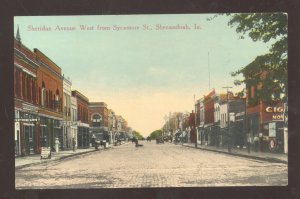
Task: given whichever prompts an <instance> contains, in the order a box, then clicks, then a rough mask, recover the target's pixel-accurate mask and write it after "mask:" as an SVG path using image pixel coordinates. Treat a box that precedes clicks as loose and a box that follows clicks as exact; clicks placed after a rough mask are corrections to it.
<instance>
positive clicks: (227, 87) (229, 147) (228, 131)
mask: <svg viewBox="0 0 300 199" xmlns="http://www.w3.org/2000/svg"><path fill="white" fill-rule="evenodd" d="M222 88H226V89H227V128H228V129H227V134H228V143H227V146H228V152H229V153H231V145H230V144H231V143H230V142H231V136H230V130H229V129H230V121H229V119H230V118H229V99H228V89H229V88H232V87H230V86H224V87H222Z"/></svg>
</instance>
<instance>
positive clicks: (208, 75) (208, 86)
mask: <svg viewBox="0 0 300 199" xmlns="http://www.w3.org/2000/svg"><path fill="white" fill-rule="evenodd" d="M207 57H208V58H207V59H208V60H207V61H208V91H209V92H210V68H209V52H208V56H207Z"/></svg>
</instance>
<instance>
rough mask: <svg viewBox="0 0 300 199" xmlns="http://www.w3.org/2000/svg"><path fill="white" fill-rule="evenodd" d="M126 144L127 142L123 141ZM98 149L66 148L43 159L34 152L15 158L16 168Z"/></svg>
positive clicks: (112, 146)
mask: <svg viewBox="0 0 300 199" xmlns="http://www.w3.org/2000/svg"><path fill="white" fill-rule="evenodd" d="M123 144H126V143H122V145H123ZM115 147H118V146H114V145H112V144H111V145H109V146H108V148H106V149H104V148H103V147H99V150H108V149H110V148H115ZM96 151H98V150H96V149H95V147H90V148H87V149H76V151H73V150H65V151H59V152H57V153H56V152H52V153H51V159H41V155H40V154H34V155H29V156H24V157H16V158H15V169H21V168H24V167H29V166H33V165H37V164H43V163H46V162H50V161H57V160H61V159H64V158H68V157H72V156H76V155H82V154H86V153H92V152H96Z"/></svg>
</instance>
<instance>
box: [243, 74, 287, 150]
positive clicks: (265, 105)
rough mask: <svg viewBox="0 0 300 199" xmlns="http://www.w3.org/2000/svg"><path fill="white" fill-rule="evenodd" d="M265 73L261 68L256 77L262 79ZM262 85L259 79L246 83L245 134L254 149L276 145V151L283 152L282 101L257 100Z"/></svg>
mask: <svg viewBox="0 0 300 199" xmlns="http://www.w3.org/2000/svg"><path fill="white" fill-rule="evenodd" d="M267 74H268V73H267V71H264V70H263V69H261V71H260V72H259V73H257V76H256V78H257V79H264V78H266V75H267ZM262 86H263V85H262V82H261V81H259V82H254V83H253V84H248V85H246V91H247V93H246V94H247V95H246V103H247V111H246V112H247V124H246V127H247V128H246V134H247V137H248V139H250V140H251V143H252V144H253V145H255V146H257V148H256V149H255V150H260V151H269V150H270V148H275V147H278V148H277V151H279V152H283V150H284V119H285V118H284V117H285V116H284V110H285V109H284V102H283V101H280V100H277V101H275V100H271V101H269V102H266V101H262V100H260V101H258V100H257V95H258V91H259V90H260V89H261V88H262ZM269 95H272V93H269ZM286 139H287V136H286ZM255 140H257V143H255Z"/></svg>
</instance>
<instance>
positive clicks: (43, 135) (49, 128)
mask: <svg viewBox="0 0 300 199" xmlns="http://www.w3.org/2000/svg"><path fill="white" fill-rule="evenodd" d="M60 124H61V120H59V119H54V118H49V117H45V116H40V125H39V129H40V131H39V139H40V145H39V146H40V147H50V148H51V150H52V151H54V150H55V138H59V142H60V148H61V145H62V144H61V143H62V128H61V125H60Z"/></svg>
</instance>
